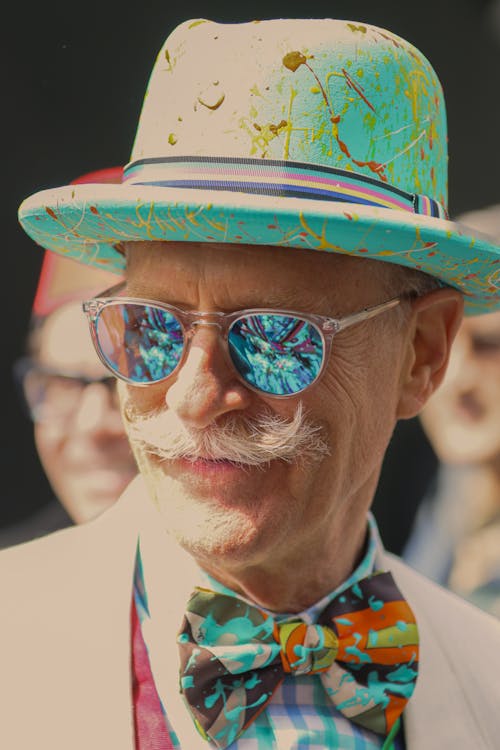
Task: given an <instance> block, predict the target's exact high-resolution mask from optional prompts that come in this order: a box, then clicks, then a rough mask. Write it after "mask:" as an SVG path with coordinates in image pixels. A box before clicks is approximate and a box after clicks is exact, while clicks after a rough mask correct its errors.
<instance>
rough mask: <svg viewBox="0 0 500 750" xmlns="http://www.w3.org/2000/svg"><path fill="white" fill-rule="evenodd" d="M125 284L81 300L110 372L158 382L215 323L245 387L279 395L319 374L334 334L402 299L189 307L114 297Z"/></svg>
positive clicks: (297, 389) (171, 372) (307, 383)
mask: <svg viewBox="0 0 500 750" xmlns="http://www.w3.org/2000/svg"><path fill="white" fill-rule="evenodd" d="M124 287H125V282H120V284H118V285H116V286H114V287H112V288H111V289H108V290H106V291H105V292H103V293H102V294H101V295H98V296H97V297H93V298H92V299H90V300H88V301H86V302H84V303H83V310H84V312H85V313H86V315H87V317H88V321H89V325H90V332H91V335H92V340H93V342H94V346H95V348H96V351H97V354H98V356H99V358H100V359H101V361H102V362H103V364H104V365H105V366H106V367H107V368H108V369H109V370H110V371H111V372H112V373H113V375H115V376H116V377H118V378H120V379H121V380H124V381H125V382H126V383H130V384H132V385H137V386H146V385H151V384H153V383H160V382H161V381H163V380H166V379H167V378H169V377H171V376H172V375H174V374H175V373H176V372H177V370H178V369H179V368H180V367H181V365H182V363H183V361H184V359H185V357H186V352H187V344H188V341H189V340H190V338H192V336H193V335H194V334H195V332H196V330H197V328H199V327H201V326H213V327H216V328H218V329H219V331H220V335H221V336H222V337H223V338H224V340H225V342H226V347H227V352H228V355H229V359H230V361H231V363H232V365H233V367H234V369H235V371H236V373H237V375H238V377H239V379H240V380H241V381H242V382H243V383H244V384H245V386H247V387H249V388H251V389H252V390H254V391H257V392H258V393H261V394H262V393H264V394H266V395H267V396H275V397H277V398H286V397H288V396H296V395H297V394H298V393H302V391H304V390H305V389H306V388H309V387H310V386H311V385H313V383H315V382H316V381H317V380H318V379H319V378H320V377H321V374H322V373H323V371H324V369H325V365H326V363H327V361H328V357H329V355H330V350H331V345H332V339H333V337H334V336H335V335H336V334H337V333H339V332H340V331H343V330H345V329H346V328H349V327H350V326H353V325H356V324H357V323H361V322H362V321H364V320H368V319H370V318H374V317H375V316H376V315H380V313H383V312H385V311H386V310H390V309H392V308H393V307H395V306H396V305H398V304H399V303H400V301H401V297H394V298H392V299H390V300H388V301H386V302H383V303H381V304H379V305H375V306H373V307H367V308H365V309H364V310H361V311H360V312H355V313H352V314H351V315H348V316H346V317H344V318H330V317H326V316H323V315H309V314H305V313H297V312H292V311H290V310H271V309H266V308H257V309H249V310H237V311H236V312H231V313H224V312H217V311H216V312H191V311H186V310H180V309H179V308H177V307H174V306H173V305H168V304H164V303H163V302H155V301H152V300H147V299H137V298H133V297H121V296H115V295H116V294H117V293H118V292H120V291H122V290H123V289H124Z"/></svg>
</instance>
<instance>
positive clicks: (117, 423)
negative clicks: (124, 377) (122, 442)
mask: <svg viewBox="0 0 500 750" xmlns="http://www.w3.org/2000/svg"><path fill="white" fill-rule="evenodd" d="M73 428H74V429H75V431H79V432H86V433H109V434H119V433H120V432H122V431H123V429H124V428H123V423H122V420H121V416H120V412H119V409H118V407H117V405H116V403H115V400H114V399H113V396H112V393H111V390H110V388H109V387H108V386H106V385H105V384H104V383H99V382H95V383H90V384H89V385H87V386H85V388H84V389H83V391H82V395H81V399H80V401H79V403H78V407H77V409H76V411H75V414H74V417H73Z"/></svg>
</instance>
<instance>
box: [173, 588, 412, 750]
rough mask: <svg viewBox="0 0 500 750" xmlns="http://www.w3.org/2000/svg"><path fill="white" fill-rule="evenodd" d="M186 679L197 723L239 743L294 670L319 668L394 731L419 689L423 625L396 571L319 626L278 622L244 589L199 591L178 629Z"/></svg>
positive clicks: (351, 597)
mask: <svg viewBox="0 0 500 750" xmlns="http://www.w3.org/2000/svg"><path fill="white" fill-rule="evenodd" d="M178 644H179V651H180V664H181V667H180V687H181V692H182V693H183V695H184V698H185V700H186V702H187V705H188V708H189V710H190V712H191V714H192V716H193V719H194V722H195V725H196V727H197V729H198V731H199V732H200V733H201V734H202V736H203V737H205V739H207V740H209V739H210V740H212V741H213V742H214V743H215V745H216V746H217V747H218V748H226V747H227V746H228V745H230V744H231V743H232V742H234V741H235V740H236V739H237V738H238V737H239V736H240V735H241V734H242V733H243V732H244V731H245V730H246V728H247V727H248V726H249V725H250V724H251V722H252V721H253V720H254V719H255V718H256V717H257V715H258V714H259V713H260V712H261V711H262V710H263V708H264V707H265V705H266V704H267V703H268V702H269V701H270V700H271V698H272V696H273V693H274V692H275V690H276V688H277V687H278V685H279V684H280V683H281V682H282V681H283V679H284V676H285V674H307V673H310V674H319V675H320V678H321V680H322V682H323V685H324V688H325V690H326V692H327V694H328V695H329V696H330V699H331V701H332V702H333V704H334V705H335V706H336V708H337V709H338V710H339V711H341V712H342V713H343V714H344V715H345V716H346V717H347V718H349V719H350V720H351V721H353V722H355V723H357V724H360V725H361V726H363V727H365V728H368V729H371V730H372V731H374V732H378V733H379V734H382V735H387V734H388V733H389V731H390V730H391V727H392V726H393V724H394V723H395V721H396V720H397V718H398V717H399V716H400V714H401V713H402V711H403V709H404V707H405V705H406V703H407V702H408V700H409V698H410V697H411V695H412V693H413V690H414V688H415V682H416V679H417V671H418V631H417V626H416V623H415V617H414V615H413V612H412V610H411V609H410V607H409V606H408V604H407V603H406V601H404V599H403V597H402V595H401V592H400V591H399V589H398V588H397V586H396V584H395V582H394V579H393V578H392V576H391V574H390V573H375V574H373V575H371V576H369V577H368V578H365V579H363V580H362V581H360V582H359V583H356V584H354V585H353V586H351V588H348V589H347V590H345V591H343V592H342V593H341V594H339V596H337V597H336V598H335V599H334V600H333V601H332V602H330V604H329V605H328V606H327V607H326V609H325V610H324V612H323V613H322V615H321V616H320V618H319V621H318V623H317V624H315V625H307V624H306V623H304V622H302V621H301V620H298V619H290V620H288V621H286V622H283V623H281V624H278V623H277V622H276V621H275V620H274V619H273V617H271V616H270V615H268V614H267V613H266V612H264V611H262V610H260V609H258V608H257V607H254V606H252V605H250V604H248V603H247V602H245V601H242V600H241V599H238V598H237V597H235V596H227V595H224V594H216V593H214V592H213V591H208V590H206V589H196V590H195V592H194V594H193V595H192V597H191V599H190V601H189V604H188V607H187V612H186V615H185V617H184V621H183V624H182V628H181V631H180V634H179V637H178Z"/></svg>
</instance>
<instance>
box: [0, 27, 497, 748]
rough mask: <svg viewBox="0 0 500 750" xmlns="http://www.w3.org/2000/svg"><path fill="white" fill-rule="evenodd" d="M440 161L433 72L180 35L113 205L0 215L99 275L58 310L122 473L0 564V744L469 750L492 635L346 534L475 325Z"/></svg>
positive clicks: (309, 45)
mask: <svg viewBox="0 0 500 750" xmlns="http://www.w3.org/2000/svg"><path fill="white" fill-rule="evenodd" d="M446 164H447V136H446V118H445V109H444V100H443V94H442V90H441V87H440V84H439V81H438V79H437V76H436V73H435V72H434V70H433V68H432V67H431V65H430V63H429V62H428V61H427V60H426V59H425V58H424V57H423V56H422V55H421V53H420V52H419V51H418V50H416V49H415V47H413V46H412V45H411V44H410V43H409V42H407V41H405V40H403V39H401V38H400V37H398V36H396V35H394V34H392V33H391V32H390V31H387V30H384V29H379V28H377V27H374V26H370V25H368V24H365V23H362V22H355V21H339V20H334V19H321V20H320V19H279V20H266V21H261V22H251V23H247V22H245V23H240V24H221V23H215V22H212V21H209V20H204V19H192V20H189V21H186V22H185V23H183V24H181V25H180V26H178V27H177V28H176V29H175V30H174V31H173V32H172V33H171V34H170V35H169V36H168V38H167V40H166V41H165V43H164V45H163V47H162V49H161V50H160V52H159V54H158V56H157V58H156V63H155V65H154V68H153V72H152V75H151V79H150V81H149V85H148V89H147V96H146V97H145V100H144V106H143V109H142V113H141V116H140V120H139V126H138V130H137V134H136V138H135V141H134V147H133V151H132V156H131V160H130V162H129V164H128V165H127V166H126V168H125V169H124V178H123V183H122V184H121V185H113V186H109V185H108V186H98V185H91V186H90V185H80V186H71V188H68V187H61V188H57V189H55V190H49V191H42V192H41V193H36V194H34V195H32V196H31V197H29V198H27V199H26V200H25V201H24V202H23V204H22V206H21V208H20V213H19V216H20V221H21V224H22V226H23V227H24V229H25V230H26V231H27V232H28V234H29V235H30V236H31V237H32V238H33V239H35V241H37V242H38V243H39V244H41V245H42V246H44V247H46V248H48V249H50V250H52V251H53V252H56V253H57V252H65V253H66V254H69V255H70V256H72V257H74V258H75V259H77V260H80V261H84V262H87V263H90V264H93V265H96V266H97V265H99V266H101V267H104V266H105V267H107V268H108V269H110V270H113V271H114V272H115V273H116V274H117V276H120V275H123V281H122V282H119V279H118V278H117V284H114V285H112V286H110V287H108V288H107V289H103V290H102V291H101V292H100V293H99V294H97V295H94V296H92V297H89V298H88V299H87V300H86V301H85V303H84V305H83V308H84V312H85V314H86V316H87V320H88V323H89V327H90V331H91V334H92V337H93V341H94V345H95V348H96V351H97V353H98V355H99V357H100V359H101V361H102V363H103V365H105V367H106V368H107V370H108V371H109V372H110V373H111V374H113V376H114V377H116V378H117V380H118V390H119V398H120V405H121V410H122V415H123V419H124V423H125V426H126V430H127V434H128V437H129V440H130V443H131V445H132V448H133V451H134V455H135V457H136V460H137V463H138V467H139V470H140V475H139V476H138V477H137V479H135V480H133V481H132V483H131V484H130V485H129V487H128V488H127V490H126V491H125V492H124V494H123V495H122V497H121V498H120V500H119V501H118V502H117V503H115V504H114V505H113V506H112V508H110V509H109V510H108V511H106V512H105V513H103V514H101V515H100V516H99V517H98V518H97V519H96V520H94V521H92V522H90V523H89V524H83V525H81V526H80V527H78V528H74V529H68V530H64V531H62V532H60V533H59V534H55V535H52V536H51V537H47V538H45V539H44V540H41V541H39V542H33V543H32V544H31V545H27V546H26V547H25V548H24V549H17V550H8V551H4V552H3V553H2V555H0V575H5V582H4V584H3V586H2V602H3V606H4V607H6V614H5V615H4V616H3V617H2V621H3V622H2V626H1V627H2V636H3V638H2V639H0V644H2V643H5V644H8V645H9V647H8V648H3V649H2V652H1V653H0V663H1V664H2V675H3V676H2V681H4V683H5V686H6V687H5V689H4V690H3V692H1V695H0V705H2V707H3V709H4V711H5V713H6V719H2V722H0V740H3V744H4V745H5V746H7V747H15V748H19V747H24V748H26V747H34V746H40V745H41V746H44V745H45V746H47V747H51V748H52V749H53V750H54V749H57V750H62V749H63V748H68V747H71V748H72V750H74V749H75V748H77V749H78V750H80V749H81V750H83V749H84V748H85V750H88V748H113V749H114V748H120V750H132V749H134V748H135V749H137V748H139V750H146V749H147V750H153V748H155V749H156V750H157V749H158V748H161V749H162V750H166V749H167V748H183V750H203V749H204V748H219V749H222V750H225V749H226V748H228V749H230V750H250V749H251V748H260V749H266V750H267V748H269V749H276V750H277V749H278V748H298V747H301V748H313V747H314V748H319V747H321V748H347V747H352V748H354V747H356V748H359V750H361V749H362V750H375V749H383V750H389V749H392V750H396V749H397V750H401V748H406V750H430V749H433V748H439V750H469V749H470V748H481V750H482V749H483V748H484V750H486V748H494V747H495V746H496V744H497V742H498V726H499V724H498V705H499V702H500V688H499V682H498V679H496V678H497V676H498V674H500V623H499V622H498V621H497V620H495V619H494V618H493V617H490V616H488V615H487V614H485V613H484V612H481V611H480V610H479V609H476V608H474V607H472V606H471V605H469V604H468V603H466V602H464V601H462V600H460V599H459V598H458V597H455V596H453V595H452V594H450V593H449V592H448V591H446V590H444V589H441V588H440V587H438V586H435V585H434V584H433V583H432V582H430V581H428V580H427V579H425V578H424V577H422V576H420V575H419V574H417V573H416V572H415V571H413V570H412V569H411V568H409V567H408V566H407V565H405V564H404V563H403V562H402V561H401V560H399V559H398V558H396V557H394V556H392V555H388V554H387V553H386V552H385V551H384V549H383V544H382V541H381V539H380V536H379V534H378V530H377V525H376V522H375V520H374V517H373V516H372V514H371V512H370V506H371V502H372V499H373V495H374V492H375V488H376V485H377V480H378V476H379V472H380V467H381V463H382V460H383V456H384V453H385V451H386V448H387V444H388V442H389V439H390V437H391V434H392V431H393V429H394V426H395V423H396V421H397V420H401V419H408V418H411V417H413V416H415V415H416V414H417V413H418V412H419V411H420V410H421V409H422V407H423V406H424V404H425V403H426V401H427V400H428V399H429V397H430V396H431V394H432V393H433V392H434V391H435V390H436V389H437V388H438V387H439V385H440V383H441V381H442V379H443V377H444V374H445V371H446V367H447V362H448V358H449V353H450V349H451V346H452V342H453V339H454V336H455V334H456V331H457V329H458V327H459V324H460V321H461V318H462V314H463V309H464V306H465V307H466V311H467V313H473V312H474V313H478V312H487V311H491V310H493V309H495V308H498V307H500V292H499V287H498V285H497V284H496V280H497V279H498V274H499V273H500V271H499V268H500V266H498V265H497V263H498V260H499V258H500V249H499V248H498V246H497V245H495V243H494V241H489V240H487V239H485V238H481V237H475V236H474V233H473V232H472V230H470V232H469V231H468V230H466V229H464V228H463V227H458V226H457V225H456V224H455V223H454V222H452V221H450V220H449V219H448V218H447V213H446V202H447V198H446V182H447V175H446ZM401 502H404V497H402V498H401ZM7 571H8V576H7V575H6V572H7ZM12 644H16V648H14V649H13V648H12ZM19 644H22V651H21V646H20V645H19ZM0 648H1V646H0ZM18 648H19V650H18ZM20 653H22V658H20V657H19V654H20ZM0 684H1V681H0ZM26 686H29V695H28V696H26V695H25V693H26ZM26 716H29V721H26ZM0 744H1V743H0Z"/></svg>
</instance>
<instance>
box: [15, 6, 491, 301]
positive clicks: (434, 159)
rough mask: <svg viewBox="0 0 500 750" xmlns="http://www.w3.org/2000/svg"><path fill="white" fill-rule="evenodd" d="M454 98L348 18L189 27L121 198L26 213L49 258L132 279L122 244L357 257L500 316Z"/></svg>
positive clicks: (111, 194) (409, 58)
mask: <svg viewBox="0 0 500 750" xmlns="http://www.w3.org/2000/svg"><path fill="white" fill-rule="evenodd" d="M447 173H448V155H447V126H446V111H445V103H444V98H443V93H442V88H441V85H440V82H439V80H438V77H437V75H436V72H435V71H434V70H433V68H432V66H431V65H430V63H429V62H428V60H427V59H426V58H425V57H424V56H423V55H422V54H421V53H420V52H419V51H418V50H417V49H416V48H415V47H414V46H413V45H412V44H410V43H409V42H407V41H405V40H404V39H402V38H400V37H398V36H396V35H394V34H392V33H391V32H389V31H386V30H384V29H381V28H377V27H375V26H371V25H368V24H364V23H359V22H355V21H343V20H342V21H341V20H333V19H277V20H268V21H261V22H245V23H237V24H220V23H214V22H212V21H208V20H204V19H198V20H191V21H186V22H185V23H183V24H181V25H180V26H178V27H177V28H176V29H175V30H174V31H173V32H172V34H171V35H170V36H169V37H168V38H167V40H166V41H165V43H164V45H163V47H162V48H161V50H160V52H159V54H158V57H157V59H156V62H155V65H154V68H153V71H152V74H151V78H150V81H149V85H148V88H147V92H146V96H145V100H144V105H143V107H142V112H141V115H140V118H139V124H138V129H137V133H136V137H135V142H134V145H133V149H132V154H131V159H130V163H129V164H128V165H127V166H126V167H125V169H124V173H123V182H122V183H121V184H120V185H114V184H110V185H103V184H81V185H68V186H64V187H58V188H55V189H49V190H44V191H41V192H38V193H36V194H34V195H32V196H30V197H29V198H27V199H26V200H25V201H24V202H23V203H22V205H21V207H20V209H19V218H20V222H21V224H22V226H23V228H24V229H25V230H26V232H27V233H28V234H29V235H30V236H31V237H32V238H33V239H34V240H35V242H37V243H38V244H40V245H41V246H42V247H44V248H47V249H49V250H53V251H56V252H59V253H62V254H64V255H67V256H69V257H72V258H75V259H77V260H80V261H82V262H85V263H89V264H91V265H94V266H99V267H103V268H107V269H108V270H113V271H115V272H116V273H122V272H123V270H124V265H125V258H124V255H123V252H122V251H121V248H120V244H121V243H123V242H124V241H128V240H167V241H194V242H218V243H231V244H238V243H244V244H254V245H271V246H280V247H288V248H290V252H292V250H293V249H294V248H306V249H309V250H314V251H322V252H334V253H345V254H349V255H352V256H354V257H360V258H373V259H377V260H383V261H388V262H391V263H397V264H400V265H403V266H408V267H411V268H415V269H419V270H421V271H424V272H426V273H429V274H431V275H433V276H435V277H437V278H439V279H441V280H442V281H443V282H445V283H446V284H449V285H451V286H453V287H456V288H458V289H460V290H461V291H462V292H463V293H464V294H465V301H466V310H467V312H469V313H481V312H489V311H492V310H494V309H496V308H499V307H500V247H499V246H498V243H496V242H495V241H494V240H493V239H492V238H489V237H487V236H486V235H482V234H481V233H478V232H477V231H475V230H473V229H469V228H468V227H466V226H465V225H463V224H460V223H458V222H454V221H450V220H449V218H448V216H447Z"/></svg>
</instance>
